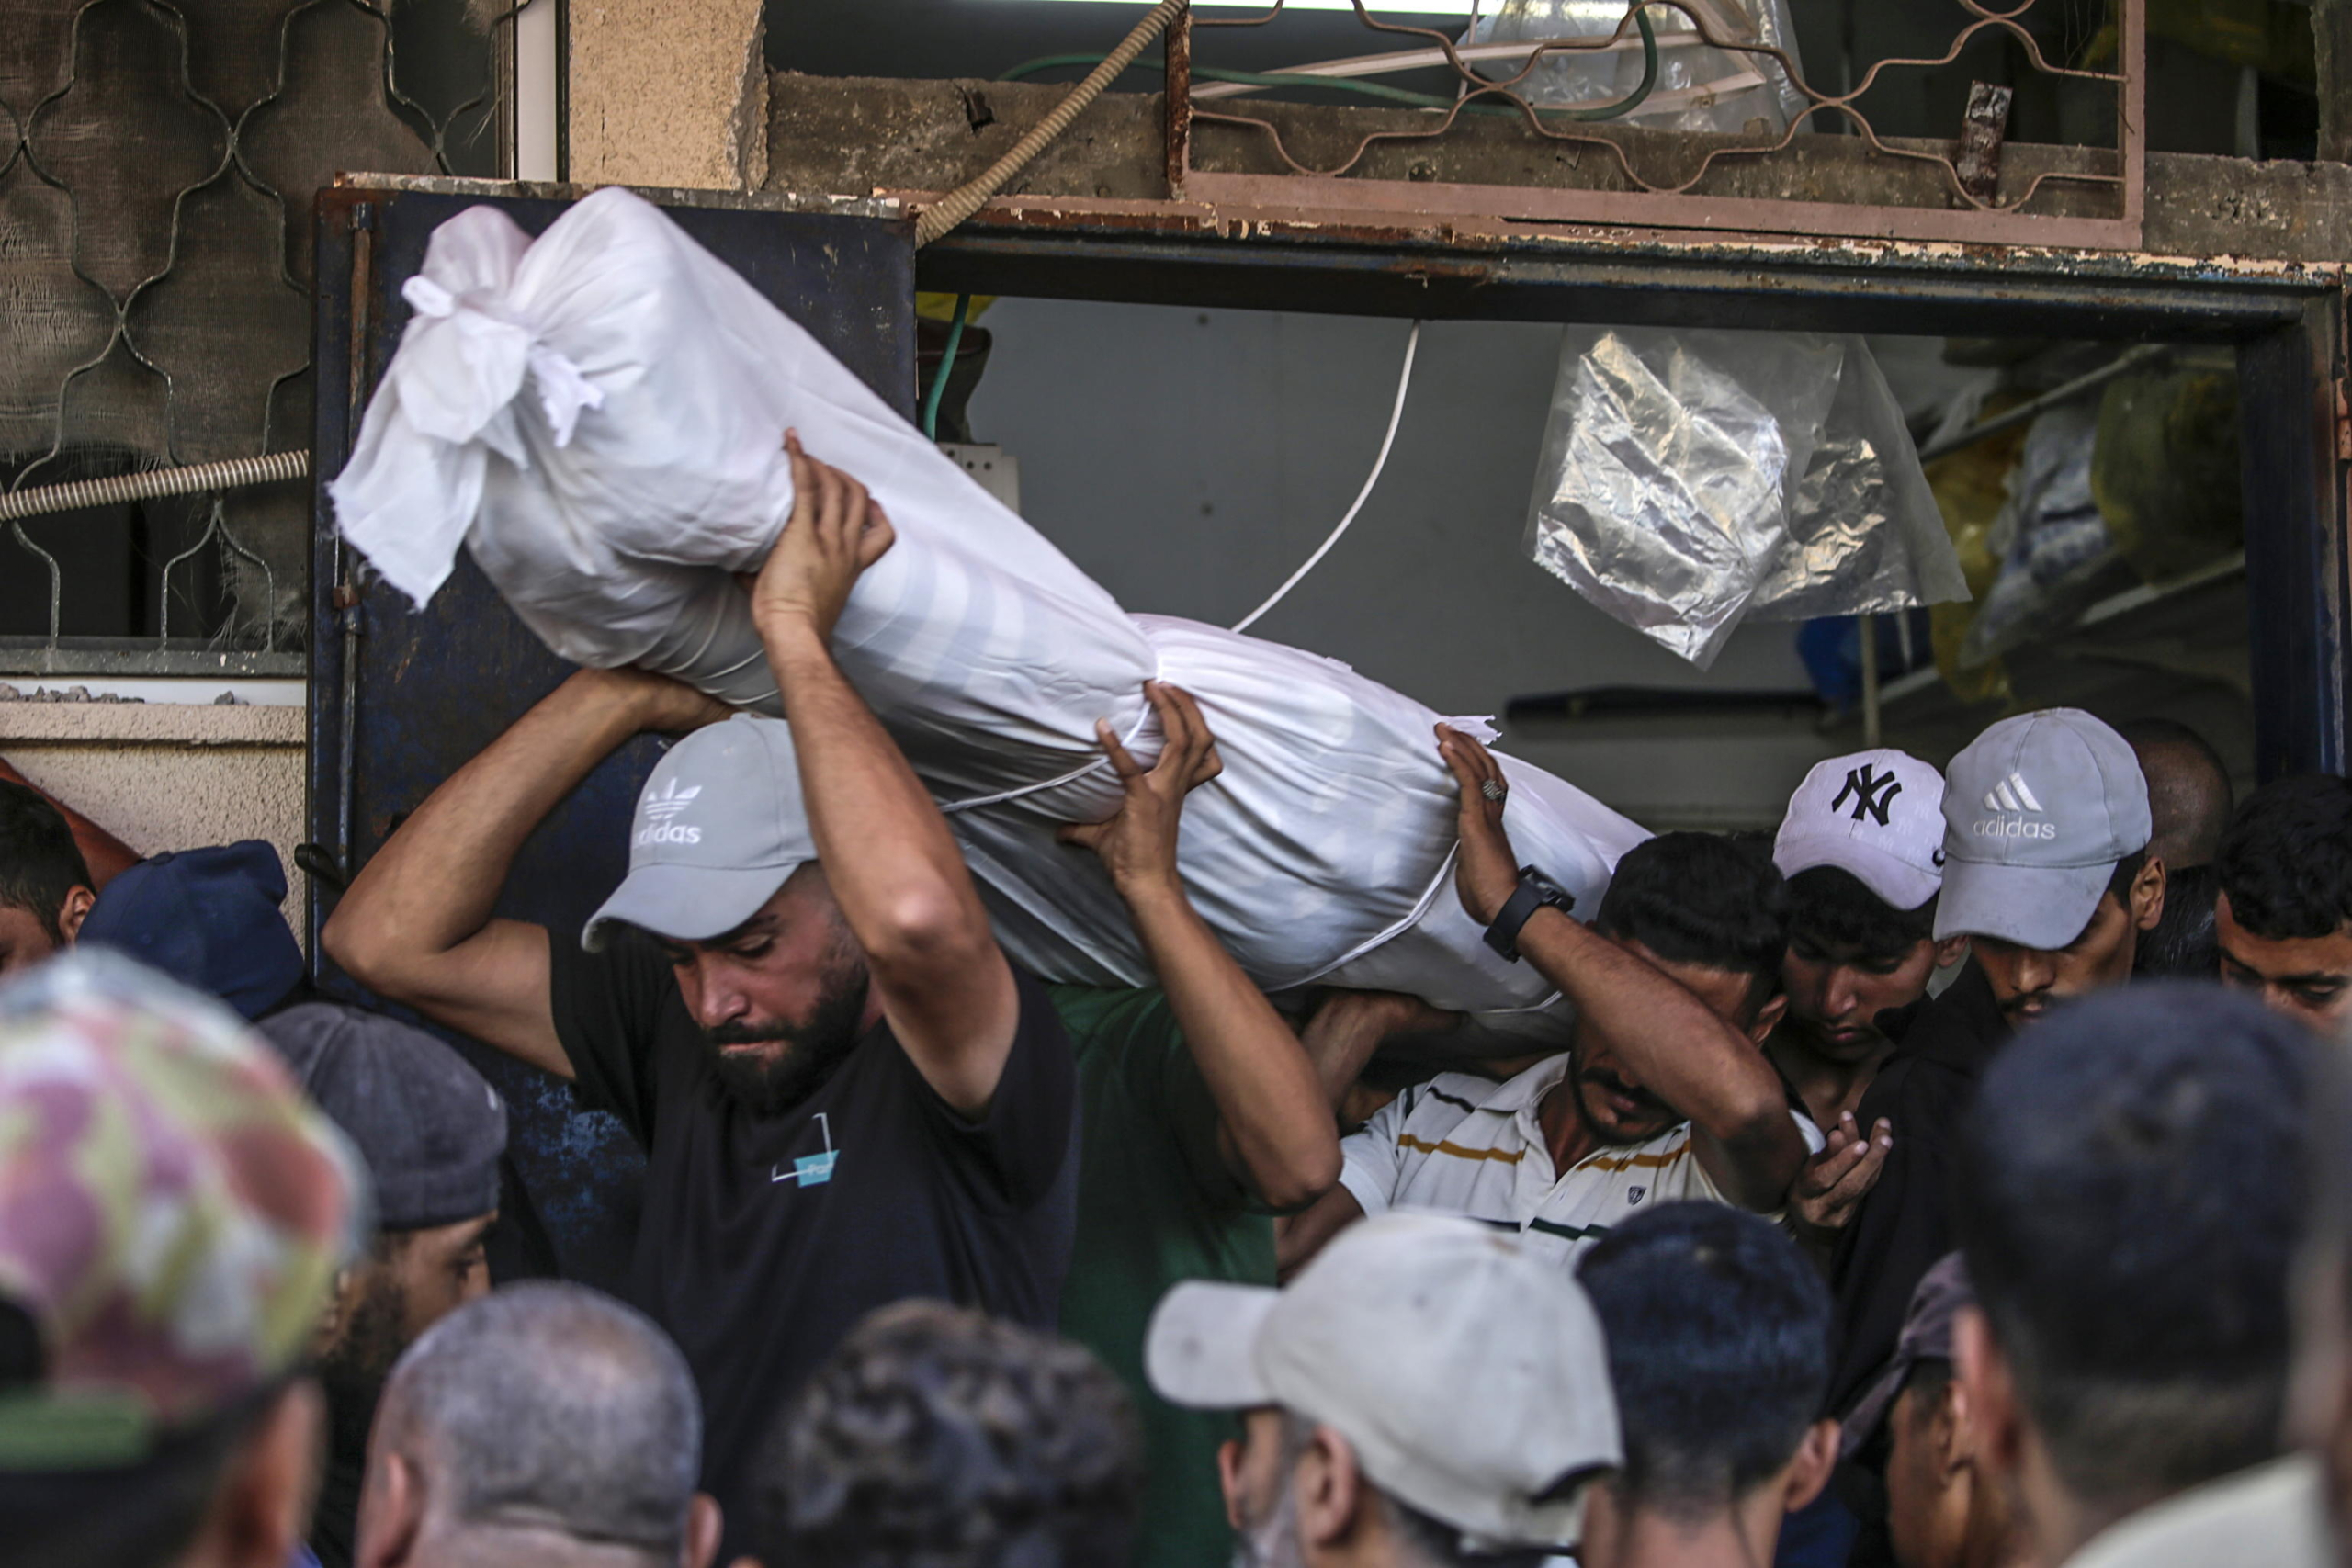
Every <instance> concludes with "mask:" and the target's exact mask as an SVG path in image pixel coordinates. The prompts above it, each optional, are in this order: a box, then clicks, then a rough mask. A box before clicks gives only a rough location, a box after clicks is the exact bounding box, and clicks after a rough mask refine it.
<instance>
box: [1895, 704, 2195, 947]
mask: <svg viewBox="0 0 2352 1568" xmlns="http://www.w3.org/2000/svg"><path fill="white" fill-rule="evenodd" d="M1947 780H1948V782H1947V784H1946V787H1945V790H1944V826H1945V836H1944V854H1945V857H1946V863H1945V866H1944V896H1943V901H1942V902H1941V903H1939V904H1938V905H1937V906H1936V939H1937V940H1938V941H1939V942H1940V941H1941V940H1943V939H1944V938H1945V937H1948V936H1989V937H1997V938H1999V939H2000V940H2001V941H2003V942H2016V943H2017V944H2018V946H2020V947H2030V948H2036V949H2039V950H2041V951H2043V952H2048V951H2051V950H2052V949H2056V948H2061V947H2064V946H2065V945H2066V944H2067V943H2068V942H2072V941H2074V940H2075V938H2076V937H2078V936H2080V935H2082V934H2083V930H2084V928H2085V927H2086V926H2088V925H2089V924H2090V923H2091V916H2092V915H2093V914H2094V913H2096V912H2097V911H2098V901H2099V898H2100V897H2101V896H2103V895H2104V894H2105V893H2106V892H2107V885H2108V882H2109V880H2110V879H2111V878H2112V877H2113V876H2114V875H2115V867H2116V865H2117V863H2119V862H2120V861H2121V860H2122V859H2123V857H2124V856H2126V855H2131V854H2137V853H2139V852H2141V851H2142V850H2144V849H2146V848H2147V847H2148V840H2149V838H2150V836H2151V829H2150V826H2149V819H2148V781H2147V778H2146V777H2145V775H2143V773H2141V772H2140V759H2139V758H2138V757H2137V756H2136V755H2134V754H2133V752H2132V750H2131V743H2130V742H2129V741H2127V740H2125V739H2123V737H2121V736H2120V735H2118V734H2117V733H2116V732H2115V731H2114V730H2112V729H2110V728H2108V727H2107V726H2106V725H2104V724H2102V723H2100V722H2099V721H2098V719H2096V718H2093V717H2092V716H2090V715H2089V714H2086V713H2085V712H2083V711H2082V709H2080V708H2044V709H2042V710H2041V712H2039V713H2028V714H2019V715H2018V716H2017V717H2015V718H2005V719H2003V720H2001V722H2000V723H1998V724H1996V725H1994V726H1993V727H1992V728H1989V729H1987V730H1985V733H1984V734H1982V735H1980V736H1978V737H1977V738H1976V739H1973V740H1972V741H1970V742H1969V743H1968V746H1967V749H1966V750H1962V752H1961V753H1960V755H1959V756H1957V757H1954V758H1953V759H1952V760H1951V769H1950V771H1949V773H1948V774H1947Z"/></svg>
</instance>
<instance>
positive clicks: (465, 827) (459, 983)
mask: <svg viewBox="0 0 2352 1568" xmlns="http://www.w3.org/2000/svg"><path fill="white" fill-rule="evenodd" d="M726 711H727V710H726V709H725V708H723V707H721V706H719V705H718V704H717V703H714V702H712V701H711V700H710V699H709V698H707V697H706V696H704V695H703V694H701V693H699V692H696V691H695V690H694V689H693V688H691V687H688V686H684V685H681V684H680V683H679V682H675V681H673V680H670V679H668V678H667V677H665V676H661V675H649V674H646V673H644V672H642V671H634V670H583V671H580V672H579V673H578V674H576V675H573V676H572V677H571V679H570V680H567V681H566V682H564V683H563V684H562V685H560V686H558V687H557V688H556V689H555V690H554V691H553V692H551V693H549V694H548V695H547V696H546V697H545V698H543V699H541V700H540V702H539V703H538V704H537V706H535V707H533V708H532V709H531V711H530V712H528V713H526V714H525V715H524V716H522V717H521V718H520V719H518V720H516V721H515V725H514V727H513V728H510V729H508V730H507V731H506V733H505V734H503V735H502V736H500V737H499V738H498V739H496V740H495V741H492V743H491V745H490V747H489V749H488V750H484V751H483V752H482V753H481V755H480V756H478V757H476V758H475V759H474V760H473V761H470V762H468V763H467V764H466V765H465V766H464V767H462V768H460V769H458V771H457V772H456V773H453V774H451V775H450V776H449V780H448V782H447V783H446V784H443V785H442V786H441V787H440V788H438V789H436V790H435V791H434V792H433V793H432V794H431V795H427V796H426V797H425V800H424V805H422V806H420V807H417V808H416V810H415V811H414V812H413V814H411V816H410V817H409V819H408V820H407V821H406V822H404V823H402V824H401V829H400V831H398V832H396V833H394V834H393V835H392V836H391V839H390V841H389V842H387V843H386V844H385V845H384V847H383V848H382V849H380V850H379V851H377V852H376V856H375V858H374V859H373V860H370V861H369V862H368V864H367V866H366V868H365V869H363V870H362V871H361V872H360V873H359V874H358V875H357V876H356V877H355V878H353V879H352V883H351V886H350V888H349V890H347V891H346V892H345V894H344V896H343V898H342V901H341V902H339V903H338V904H337V905H336V906H335V909H334V915H333V916H331V917H330V918H329V919H328V920H327V923H326V927H325V930H324V931H323V932H322V941H324V942H325V943H326V950H327V953H328V954H329V955H330V956H331V957H333V958H334V961H335V962H336V963H337V964H342V965H343V967H344V968H345V970H346V971H348V972H349V973H350V975H351V976H352V977H353V978H355V979H356V980H358V981H360V982H361V983H362V984H364V985H366V986H368V987H369V988H370V989H372V990H375V991H377V992H379V994H381V995H383V996H385V997H388V998H390V999H392V1000H393V1001H397V1002H405V1003H406V1004H408V1005H409V1006H411V1007H413V1008H414V1009H416V1010H418V1011H419V1012H421V1013H424V1015H425V1016H426V1017H428V1018H432V1019H435V1020H436V1021H439V1022H441V1023H445V1024H447V1025H448V1026H449V1027H450V1028H452V1029H455V1030H458V1031H460V1032H463V1033H466V1034H470V1035H472V1036H473V1037H474V1038H475V1039H477V1040H480V1041H482V1042H484V1043H488V1044H492V1045H495V1046H497V1047H498V1048H499V1049H500V1050H502V1051H504V1052H507V1053H508V1054H509V1055H515V1056H519V1057H521V1058H522V1059H523V1060H524V1061H526V1062H528V1063H530V1064H531V1065H532V1066H537V1067H544V1068H545V1069H547V1070H548V1072H551V1073H556V1074H559V1075H560V1076H561V1077H571V1061H570V1059H569V1058H567V1057H566V1056H565V1055H564V1053H563V1046H562V1045H561V1043H559V1042H558V1041H557V1039H556V1032H555V1015H554V1012H553V1010H551V1008H550V1006H549V1003H548V933H547V930H546V928H545V927H543V926H535V925H529V924H526V923H525V922H523V921H521V920H494V919H491V918H490V911H491V908H492V906H493V905H495V904H496V903H497V901H498V891H499V889H500V888H501V887H502V886H504V885H505V882H506V874H507V872H508V871H509V870H510V869H511V868H512V867H513V865H514V863H515V852H516V851H518V850H520V849H521V848H522V845H523V840H525V839H526V838H528V837H529V836H530V833H531V829H534V828H537V826H538V825H539V823H540V822H541V821H542V820H543V819H545V818H546V817H547V814H548V812H549V811H552V810H553V809H555V807H556V805H557V803H558V802H560V801H561V800H562V799H563V797H564V796H565V795H570V794H571V791H572V790H573V789H574V788H575V787H577V786H578V784H579V783H580V781H581V780H582V779H583V778H586V777H587V776H588V773H589V772H590V771H591V770H592V769H594V767H595V766H596V764H597V763H598V762H600V761H604V759H605V757H606V756H607V755H609V754H610V753H611V752H612V751H613V750H614V749H615V748H616V747H618V746H619V745H621V743H622V742H624V741H626V740H628V739H629V738H630V737H631V736H633V735H636V734H638V733H639V731H641V730H649V729H651V730H662V731H671V732H674V731H678V730H685V729H692V728H695V727H696V726H698V725H701V724H704V723H707V722H708V721H710V720H712V719H716V718H721V717H724V716H726Z"/></svg>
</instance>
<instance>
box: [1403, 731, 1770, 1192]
mask: <svg viewBox="0 0 2352 1568" xmlns="http://www.w3.org/2000/svg"><path fill="white" fill-rule="evenodd" d="M1437 733H1438V750H1439V752H1440V754H1442V756H1443V757H1444V758H1445V761H1446V765H1447V766H1448V767H1449V768H1451V769H1453V776H1454V780H1455V782H1456V783H1458V784H1460V785H1461V787H1462V805H1461V828H1462V852H1461V854H1460V855H1459V857H1458V858H1457V859H1456V861H1455V866H1456V876H1455V886H1456V889H1457V891H1459V893H1460V894H1461V896H1462V907H1463V908H1464V909H1465V910H1467V911H1468V912H1469V915H1470V918H1471V919H1474V920H1476V921H1477V922H1478V923H1479V924H1480V925H1482V926H1483V925H1491V924H1492V923H1493V922H1494V919H1495V916H1496V915H1497V914H1498V913H1499V912H1500V910H1501V908H1502V906H1503V903H1504V901H1505V900H1507V899H1508V898H1510V895H1511V892H1512V890H1513V889H1514V888H1515V887H1516V886H1518V884H1519V862H1518V860H1517V859H1516V857H1514V856H1513V855H1512V853H1511V847H1510V837H1509V835H1507V834H1506V833H1505V832H1504V831H1503V807H1504V795H1505V791H1506V789H1507V785H1506V784H1505V783H1504V780H1503V775H1502V769H1501V768H1500V767H1499V766H1498V765H1497V763H1496V761H1495V759H1494V756H1493V754H1492V753H1490V752H1489V751H1488V750H1487V749H1486V748H1485V747H1484V746H1481V745H1480V744H1478V742H1477V741H1476V740H1474V739H1471V738H1470V737H1469V736H1467V735H1464V734H1463V733H1462V732H1461V731H1460V730H1457V729H1453V728H1449V727H1447V726H1444V725H1440V726H1439V727H1438V732H1437ZM1487 784H1493V785H1495V786H1496V787H1495V788H1494V789H1493V790H1492V791H1491V792H1490V791H1488V790H1487V789H1486V788H1485V786H1486V785H1487ZM1518 946H1519V951H1520V955H1521V957H1523V958H1524V959H1526V960H1527V962H1528V963H1530V964H1533V965H1535V967H1536V968H1537V969H1538V970H1540V971H1541V972H1542V973H1543V975H1544V978H1545V979H1547V980H1549V981H1551V982H1552V983H1553V984H1554V985H1555V986H1557V987H1559V988H1560V991H1561V994H1562V995H1564V996H1566V998H1568V1000H1569V1001H1571V1002H1573V1003H1574V1004H1575V1005H1576V1009H1577V1016H1578V1017H1579V1018H1580V1019H1582V1020H1584V1021H1586V1022H1587V1023H1589V1024H1590V1025H1591V1026H1592V1027H1594V1028H1596V1029H1598V1030H1600V1032H1602V1033H1604V1034H1606V1035H1607V1036H1608V1037H1609V1040H1610V1042H1611V1044H1612V1045H1613V1046H1614V1048H1615V1049H1616V1051H1617V1054H1618V1055H1619V1056H1620V1057H1621V1058H1622V1059H1623V1062H1624V1065H1625V1066H1626V1068H1627V1070H1628V1071H1630V1072H1631V1073H1632V1074H1633V1075H1634V1077H1635V1078H1636V1079H1637V1080H1638V1081H1639V1082H1640V1083H1641V1084H1642V1085H1643V1086H1644V1087H1645V1088H1646V1089H1648V1090H1649V1091H1650V1092H1651V1093H1653V1094H1655V1095H1657V1097H1658V1098H1659V1099H1660V1100H1664V1101H1666V1103H1667V1104H1668V1105H1670V1106H1672V1107H1673V1108H1674V1109H1675V1110H1676V1111H1679V1112H1681V1113H1682V1114H1683V1115H1684V1116H1687V1117H1689V1118H1690V1120H1691V1136H1692V1139H1693V1141H1694V1142H1695V1143H1696V1144H1697V1145H1698V1155H1699V1163H1700V1164H1701V1165H1702V1167H1704V1168H1705V1169H1706V1171H1707V1174H1708V1175H1709V1176H1710V1177H1712V1178H1713V1180H1714V1182H1715V1185H1716V1186H1717V1187H1719V1188H1721V1189H1722V1190H1723V1191H1724V1196H1726V1197H1728V1198H1729V1199H1731V1200H1732V1201H1734V1202H1736V1203H1737V1204H1739V1205H1740V1206H1741V1207H1743V1208H1747V1209H1756V1210H1771V1209H1777V1208H1780V1207H1781V1205H1782V1204H1783V1203H1784V1202H1786V1201H1787V1199H1788V1193H1789V1184H1790V1183H1791V1182H1792V1181H1793V1180H1794V1179H1796V1175H1797V1171H1798V1169H1799V1168H1801V1167H1802V1166H1803V1165H1804V1161H1805V1154H1806V1150H1805V1145H1804V1137H1803V1135H1802V1134H1799V1133H1798V1131H1797V1127H1796V1122H1794V1121H1793V1120H1792V1118H1791V1117H1790V1115H1789V1101H1788V1096H1787V1094H1786V1093H1785V1091H1783V1089H1781V1080H1780V1076H1779V1075H1778V1074H1777V1073H1775V1072H1774V1071H1773V1070H1772V1065H1771V1063H1770V1061H1769V1060H1767V1059H1766V1057H1765V1055H1764V1052H1763V1050H1762V1048H1761V1047H1760V1046H1758V1044H1757V1043H1756V1042H1755V1041H1753V1040H1751V1039H1749V1038H1748V1037H1747V1035H1746V1034H1744V1033H1742V1032H1740V1031H1739V1029H1738V1028H1737V1027H1736V1026H1735V1025H1733V1024H1732V1023H1730V1022H1728V1021H1725V1020H1724V1019H1722V1018H1719V1017H1717V1016H1716V1015H1715V1013H1714V1012H1713V1010H1710V1009H1709V1008H1708V1007H1707V1005H1706V1004H1705V1003H1704V1002H1702V1001H1701V1000H1700V999H1699V998H1697V997H1696V996H1694V995H1692V994H1691V991H1690V990H1689V989H1688V988H1686V987H1684V986H1682V985H1681V984H1680V983H1679V982H1678V981H1677V980H1675V979H1674V977H1673V976H1669V975H1667V974H1665V973H1663V972H1662V971H1660V970H1659V969H1658V968H1657V966H1656V965H1654V964H1650V963H1648V962H1647V961H1646V960H1645V959H1643V958H1642V957H1640V956H1639V955H1638V954H1635V953H1628V952H1627V951H1626V950H1625V949H1624V948H1623V947H1621V946H1619V945H1618V944H1617V943H1616V942H1611V940H1610V939H1609V938H1607V937H1605V936H1602V935H1601V934H1600V932H1598V931H1593V930H1592V929H1591V928H1590V927H1589V926H1587V925H1585V924H1583V923H1582V922H1580V921H1578V920H1576V919H1571V918H1570V917H1568V916H1567V915H1566V914H1564V913H1562V912H1561V911H1560V910H1559V909H1557V908H1553V907H1552V906H1550V905H1546V906H1544V907H1543V908H1539V909H1538V910H1536V912H1535V914H1534V916H1533V917H1532V919H1529V920H1528V922H1527V924H1526V925H1525V926H1524V927H1523V928H1521V931H1520V933H1519V942H1518Z"/></svg>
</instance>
